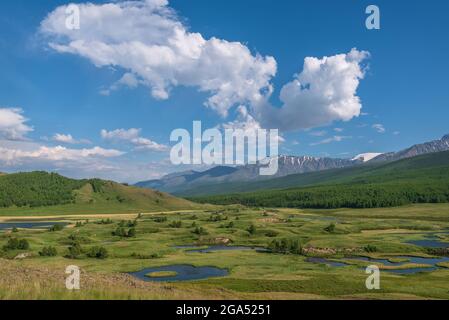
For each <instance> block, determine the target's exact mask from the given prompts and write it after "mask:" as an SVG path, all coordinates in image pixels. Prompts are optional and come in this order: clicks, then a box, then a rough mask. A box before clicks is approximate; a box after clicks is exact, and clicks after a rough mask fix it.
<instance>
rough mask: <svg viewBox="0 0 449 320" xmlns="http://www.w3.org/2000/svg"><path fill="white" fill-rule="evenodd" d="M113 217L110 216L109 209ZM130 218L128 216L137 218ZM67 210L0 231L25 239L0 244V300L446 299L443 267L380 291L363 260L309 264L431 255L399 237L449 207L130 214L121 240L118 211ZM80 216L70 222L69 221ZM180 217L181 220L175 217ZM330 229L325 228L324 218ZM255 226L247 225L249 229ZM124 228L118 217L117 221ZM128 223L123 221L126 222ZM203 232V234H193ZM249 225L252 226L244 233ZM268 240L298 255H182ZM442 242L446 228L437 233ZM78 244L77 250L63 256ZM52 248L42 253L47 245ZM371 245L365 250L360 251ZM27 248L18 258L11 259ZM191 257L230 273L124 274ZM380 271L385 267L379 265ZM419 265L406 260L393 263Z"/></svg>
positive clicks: (392, 281) (446, 219)
mask: <svg viewBox="0 0 449 320" xmlns="http://www.w3.org/2000/svg"><path fill="white" fill-rule="evenodd" d="M108 217H113V215H111V216H108ZM137 218H138V216H137V215H131V216H130V217H129V218H127V219H129V220H134V219H137ZM86 219H89V215H86V217H85V218H80V217H77V218H76V219H75V218H73V217H71V216H66V221H70V222H71V223H72V224H71V225H70V226H68V227H66V228H65V229H63V230H61V231H53V232H52V231H48V230H19V231H18V232H15V233H11V232H10V231H3V232H0V247H2V248H3V247H4V246H5V245H6V244H7V242H8V239H9V238H11V237H15V238H17V239H26V240H27V241H28V242H29V244H30V247H29V249H27V250H6V251H5V250H3V251H2V253H1V255H2V258H1V259H0V273H1V275H0V298H3V299H17V298H18V299H23V298H25V299H27V298H28V299H325V298H326V299H373V298H374V299H396V298H397V299H414V298H419V299H424V298H426V299H427V298H430V299H449V290H448V288H449V269H448V268H447V263H444V262H443V263H442V264H441V265H440V266H441V268H438V269H437V270H435V271H432V272H425V273H417V274H410V275H398V274H394V273H390V272H387V271H385V270H384V271H381V290H374V291H370V290H367V289H366V287H365V279H366V277H367V275H366V274H365V270H364V267H366V266H367V265H368V264H370V262H365V261H357V262H351V265H349V266H346V267H331V266H329V265H327V264H325V263H311V262H308V261H307V259H308V258H309V257H311V256H320V257H325V258H328V259H330V260H332V261H347V260H345V258H346V257H345V256H349V255H350V256H364V257H367V256H369V257H373V258H387V259H390V261H392V262H406V261H404V259H399V258H397V256H404V255H405V256H420V257H429V256H430V254H429V252H427V251H426V250H425V249H424V248H422V247H418V246H415V245H412V244H408V243H406V241H409V240H419V239H425V234H426V232H432V231H444V230H446V231H447V230H448V229H449V205H448V204H426V205H411V206H405V207H398V208H382V209H336V210H299V209H257V208H256V209H254V208H253V209H251V208H244V207H240V206H229V207H222V208H219V209H215V211H214V210H209V211H206V210H196V211H193V212H192V211H189V212H177V213H165V214H162V213H161V214H144V215H142V216H140V217H139V218H138V219H137V226H136V227H135V229H136V235H135V237H130V238H127V237H122V238H121V237H118V236H114V235H113V234H112V233H113V232H114V231H116V230H117V228H118V227H119V224H120V219H122V218H121V217H117V219H114V218H112V221H103V223H101V224H100V223H99V222H100V221H101V220H102V218H101V217H98V216H95V218H90V219H89V221H88V222H87V223H86ZM77 221H79V222H82V223H80V224H78V226H75V223H76V222H77ZM179 222H180V223H179ZM330 224H334V225H335V228H334V229H333V230H332V231H331V232H329V231H326V230H329V228H328V227H329V225H330ZM252 225H253V226H254V227H255V228H250V227H251V226H252ZM122 226H123V224H122ZM124 226H125V227H124V228H125V229H129V228H130V227H129V226H127V224H124ZM199 230H200V232H199ZM250 231H251V232H250ZM273 239H279V240H281V239H290V240H295V241H296V240H297V241H299V242H300V243H301V246H302V248H303V252H302V254H277V253H270V252H256V251H254V250H240V251H231V250H227V251H216V252H211V253H189V252H188V249H176V248H174V246H179V245H194V244H197V245H202V246H203V247H207V246H208V245H210V244H215V243H216V244H220V243H223V242H227V241H230V245H235V246H257V247H267V246H269V244H270V243H271V242H272V241H273ZM439 239H440V240H441V241H449V235H447V233H446V234H441V235H440V237H439ZM74 241H76V242H77V243H78V244H79V245H80V246H81V253H80V255H79V256H78V257H77V258H76V259H72V258H67V257H65V256H66V255H67V254H68V247H69V246H70V245H72V244H73V242H74ZM49 246H51V247H54V248H56V249H57V255H56V256H54V257H43V256H40V255H39V252H40V251H42V249H43V248H44V247H49ZM93 247H104V248H105V249H106V250H107V253H108V257H107V258H105V259H96V258H91V257H89V256H88V255H89V252H90V251H91V248H93ZM367 247H370V248H373V247H374V248H375V250H374V251H373V250H370V252H367V250H366V248H367ZM23 253H26V254H27V255H26V258H25V259H14V258H15V257H17V256H18V255H19V254H23ZM181 264H188V265H194V266H198V267H199V266H215V267H219V268H224V269H227V270H228V271H229V275H228V276H226V277H223V278H210V279H206V280H197V281H190V282H176V283H152V282H143V281H140V280H137V279H135V278H132V277H131V276H129V275H127V273H129V272H135V271H139V270H141V269H145V268H148V267H161V266H167V265H181ZM68 265H77V266H79V267H80V268H81V270H82V272H83V273H82V277H81V290H80V291H79V292H76V293H74V292H69V291H68V290H66V289H65V282H64V277H65V275H64V271H65V268H66V266H68ZM379 267H380V268H381V269H388V267H386V266H383V265H382V264H379ZM405 267H407V268H418V267H421V265H418V264H413V263H407V264H406V266H402V267H397V268H405Z"/></svg>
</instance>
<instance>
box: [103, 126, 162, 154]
mask: <svg viewBox="0 0 449 320" xmlns="http://www.w3.org/2000/svg"><path fill="white" fill-rule="evenodd" d="M140 132H141V129H135V128H131V129H117V130H113V131H107V130H104V129H103V130H101V137H102V138H103V139H105V140H110V141H115V142H119V141H124V142H128V143H131V144H132V145H133V146H134V147H135V148H136V150H150V151H167V150H168V147H167V146H166V145H163V144H159V143H157V142H154V141H152V140H150V139H147V138H142V137H140Z"/></svg>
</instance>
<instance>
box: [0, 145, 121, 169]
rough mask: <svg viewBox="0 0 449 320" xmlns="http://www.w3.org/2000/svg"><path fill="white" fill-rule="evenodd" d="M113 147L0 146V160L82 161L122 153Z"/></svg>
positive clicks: (14, 161)
mask: <svg viewBox="0 0 449 320" xmlns="http://www.w3.org/2000/svg"><path fill="white" fill-rule="evenodd" d="M123 154H124V152H121V151H118V150H114V149H103V148H100V147H94V148H91V149H68V148H65V147H61V146H57V147H47V146H40V147H39V148H37V149H34V150H24V149H19V148H5V147H0V161H1V162H3V163H4V164H6V165H17V164H18V163H21V162H23V161H27V160H30V161H36V160H37V161H50V162H54V161H74V162H78V161H81V162H82V161H84V160H86V159H92V158H111V157H118V156H121V155H123Z"/></svg>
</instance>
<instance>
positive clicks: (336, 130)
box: [334, 128, 344, 132]
mask: <svg viewBox="0 0 449 320" xmlns="http://www.w3.org/2000/svg"><path fill="white" fill-rule="evenodd" d="M334 131H335V132H343V131H344V129H343V128H334Z"/></svg>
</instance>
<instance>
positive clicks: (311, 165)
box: [135, 156, 362, 193]
mask: <svg viewBox="0 0 449 320" xmlns="http://www.w3.org/2000/svg"><path fill="white" fill-rule="evenodd" d="M277 159H278V164H279V169H278V172H277V174H276V175H273V176H261V175H260V168H261V166H262V165H260V164H250V165H245V166H240V167H226V166H218V167H214V168H212V169H209V170H206V171H204V172H197V171H185V172H180V173H174V174H169V175H167V176H164V177H163V178H161V179H159V180H149V181H142V182H139V183H137V184H135V186H137V187H141V188H150V189H157V190H161V191H164V192H169V193H182V191H185V190H188V189H190V188H193V187H198V186H204V185H212V184H214V185H215V184H220V183H233V182H248V181H260V180H267V179H272V178H279V177H285V176H288V175H291V174H298V173H307V172H315V171H322V170H328V169H337V168H345V167H350V166H353V165H355V164H360V163H362V161H361V160H358V159H357V160H350V159H333V158H317V157H309V156H301V157H296V156H279V157H277Z"/></svg>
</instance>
